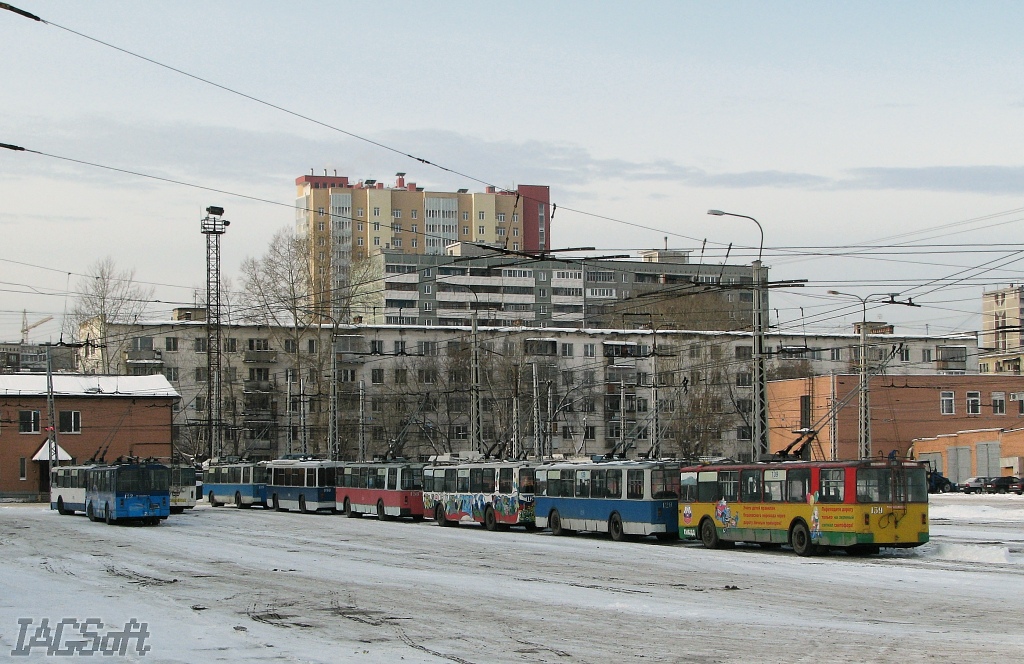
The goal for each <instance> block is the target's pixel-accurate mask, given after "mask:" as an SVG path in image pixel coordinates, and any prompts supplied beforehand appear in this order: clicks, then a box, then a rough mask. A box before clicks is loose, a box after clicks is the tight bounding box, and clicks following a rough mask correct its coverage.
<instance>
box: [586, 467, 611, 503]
mask: <svg viewBox="0 0 1024 664" xmlns="http://www.w3.org/2000/svg"><path fill="white" fill-rule="evenodd" d="M606 473H607V471H606V470H604V469H597V470H592V471H590V495H591V496H593V497H594V498H607V497H608V495H607V493H608V476H607V475H606Z"/></svg>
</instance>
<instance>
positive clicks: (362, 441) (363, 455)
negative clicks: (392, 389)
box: [359, 381, 366, 461]
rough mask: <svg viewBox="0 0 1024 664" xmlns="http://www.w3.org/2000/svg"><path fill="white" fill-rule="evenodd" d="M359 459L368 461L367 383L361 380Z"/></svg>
mask: <svg viewBox="0 0 1024 664" xmlns="http://www.w3.org/2000/svg"><path fill="white" fill-rule="evenodd" d="M359 461H366V385H365V384H364V383H363V381H359Z"/></svg>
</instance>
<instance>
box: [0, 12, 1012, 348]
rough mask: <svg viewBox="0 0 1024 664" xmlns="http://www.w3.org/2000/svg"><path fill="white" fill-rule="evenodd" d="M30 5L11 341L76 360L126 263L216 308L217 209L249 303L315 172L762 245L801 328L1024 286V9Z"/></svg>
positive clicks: (622, 239)
mask: <svg viewBox="0 0 1024 664" xmlns="http://www.w3.org/2000/svg"><path fill="white" fill-rule="evenodd" d="M12 4H14V5H15V6H17V7H19V8H21V9H23V10H25V11H28V12H31V13H34V14H36V15H38V16H40V17H41V18H42V19H44V21H47V22H48V23H41V22H36V21H32V20H29V19H27V18H24V17H22V16H19V15H17V14H14V13H12V12H9V11H3V10H0V91H2V92H0V143H4V144H9V145H17V146H21V147H25V148H27V149H29V150H34V151H36V152H34V153H33V152H15V151H11V150H5V149H0V238H2V240H0V340H17V339H18V338H19V337H20V334H21V332H20V330H21V324H22V317H23V312H26V313H25V314H24V315H25V316H27V318H28V320H29V323H34V322H35V321H38V320H41V319H43V318H45V317H47V316H53V317H54V320H52V321H50V322H48V323H44V324H41V325H39V326H37V327H35V328H34V329H33V330H32V331H31V332H30V340H32V341H57V340H58V338H59V329H60V326H59V320H60V319H61V317H62V315H63V313H64V312H65V311H67V310H70V308H71V307H72V305H73V299H74V296H75V293H76V292H78V291H79V290H80V285H79V284H80V281H81V280H82V279H83V278H84V275H87V274H89V272H90V267H91V266H92V265H94V264H95V263H96V261H97V260H98V259H101V258H104V257H108V256H109V257H111V258H113V259H114V261H115V262H116V264H117V265H118V266H119V267H121V268H123V269H133V270H134V271H135V278H136V279H137V280H138V281H140V282H143V283H145V284H152V285H153V287H154V299H155V300H157V301H156V302H154V303H153V304H152V305H151V306H150V308H149V311H150V312H151V313H153V314H154V315H164V314H166V313H167V312H169V311H170V309H172V308H173V307H174V306H176V305H177V306H181V305H189V304H191V303H193V302H194V301H195V299H196V297H197V295H196V293H197V292H198V291H202V290H204V289H205V267H206V249H205V237H204V236H203V235H202V234H201V233H200V231H199V219H200V218H201V217H202V216H203V210H204V209H205V208H206V207H207V206H209V205H218V206H222V207H224V208H225V210H226V214H225V218H227V219H229V220H230V221H231V222H232V225H231V227H230V229H229V230H228V233H227V234H226V235H225V236H224V238H223V244H222V257H223V268H222V273H223V275H224V276H225V277H226V278H228V279H230V280H231V281H230V284H232V285H233V284H236V283H237V281H238V279H237V275H238V273H239V266H240V265H241V262H242V261H243V259H244V258H246V257H248V256H258V255H260V254H262V253H263V252H264V251H265V249H266V247H267V244H268V242H269V241H270V238H271V236H272V235H273V233H274V232H275V231H276V230H278V229H280V228H282V227H286V226H288V227H290V226H291V225H292V222H293V218H294V213H293V210H292V206H293V203H294V191H295V190H294V180H295V178H296V177H298V176H300V175H302V174H306V173H310V172H311V169H312V172H315V173H321V174H322V173H323V172H324V169H327V171H328V172H329V173H331V174H333V173H334V172H335V171H337V173H338V174H339V175H347V176H349V177H350V178H351V179H354V180H360V179H369V178H373V179H377V180H378V181H383V182H387V183H393V182H394V179H395V173H397V172H405V173H407V174H408V175H407V179H408V180H410V181H415V182H416V183H417V184H418V185H419V186H423V187H426V188H427V189H428V190H430V189H435V190H443V191H454V190H456V189H459V188H464V187H465V188H469V189H470V190H471V191H481V190H482V189H483V187H484V185H485V184H494V185H497V186H499V187H514V186H515V185H517V184H546V185H549V186H550V187H551V198H552V201H553V202H554V203H555V204H556V205H557V206H558V207H557V210H556V212H555V215H554V217H553V219H552V245H553V247H574V246H596V247H597V249H598V250H599V253H602V252H603V253H607V252H608V251H615V252H617V253H618V252H621V251H638V250H641V249H645V248H656V247H663V246H665V244H668V245H669V246H670V247H672V248H683V249H692V250H693V252H694V253H693V258H694V259H695V260H698V259H700V258H701V257H703V259H704V260H705V261H708V262H713V263H715V262H722V261H723V260H725V259H726V258H727V260H728V261H729V262H730V263H745V262H749V261H751V260H752V259H753V258H755V257H756V255H757V253H758V252H759V251H763V259H764V262H765V264H766V265H768V266H769V268H770V270H771V271H770V279H771V280H772V281H781V280H792V279H806V280H807V283H806V285H805V286H803V287H801V288H779V289H773V291H772V295H771V302H772V305H771V307H772V311H771V312H770V313H771V316H770V318H771V321H770V322H771V324H772V325H773V326H776V327H775V329H778V330H779V331H783V332H789V333H791V332H794V331H799V330H801V329H807V330H809V331H810V330H816V331H821V332H827V331H837V332H839V331H843V332H846V331H850V330H851V329H852V328H851V327H850V326H851V324H852V323H853V322H854V321H855V320H860V318H861V316H862V313H863V312H862V309H861V304H860V303H859V302H857V301H856V300H855V299H854V298H852V297H844V296H830V295H828V294H827V291H828V290H838V291H842V292H846V293H851V294H853V295H858V296H861V297H864V296H868V295H870V294H874V293H898V294H899V296H900V299H905V298H908V297H910V298H913V300H914V302H916V303H918V304H920V305H922V306H921V307H920V308H909V307H900V306H887V307H871V308H869V310H868V312H867V315H868V318H870V319H872V320H878V319H884V320H889V321H891V322H895V323H896V324H897V332H906V333H915V334H916V333H926V332H927V333H945V332H954V331H970V330H975V329H977V328H978V327H979V325H980V317H979V312H980V308H981V305H980V295H981V293H982V291H983V290H984V289H985V288H988V289H992V288H996V287H1003V286H1006V285H1009V284H1011V283H1020V282H1021V281H1024V276H1022V272H1021V270H1022V265H1024V263H1022V261H1024V246H1022V242H1021V240H1022V238H1021V231H1020V222H1021V220H1022V219H1024V202H1022V199H1024V163H1022V160H1021V157H1020V155H1021V154H1022V152H1024V151H1022V147H1024V145H1022V143H1024V132H1022V127H1024V123H1022V122H1021V120H1022V116H1024V82H1022V81H1021V79H1020V76H1019V72H1020V71H1021V70H1022V64H1024V63H1022V59H1024V50H1022V49H1021V48H1020V45H1019V34H1018V32H1019V26H1020V25H1022V24H1024V6H1022V5H1020V4H1019V3H1011V2H982V3H969V4H968V3H953V2H928V3H925V2H904V3H884V2H863V3H849V4H837V3H824V4H823V3H813V2H780V3H769V4H765V3H754V2H719V3H699V2H647V3H643V4H641V5H633V4H623V3H605V2H598V3H593V2H563V3H542V2H520V3H486V4H481V3H468V2H451V3H443V4H440V5H438V4H411V3H392V2H377V3H370V4H367V3H358V4H356V3H343V2H317V1H310V2H305V3H302V4H299V5H292V4H282V3H274V2H263V1H248V2H240V1H239V2H226V1H225V2H202V3H200V2H158V1H154V2H147V3H132V2H97V3H87V4H83V3H75V2H48V3H43V2H38V1H36V0H18V2H15V3H12ZM100 42H103V43H100ZM118 49H120V50H118ZM130 53H133V54H136V55H139V56H144V57H145V58H149V59H150V60H152V61H156V62H158V63H160V64H163V65H166V66H167V67H173V68H175V69H178V70H180V71H182V72H187V73H188V74H191V75H192V76H195V77H198V78H202V79H206V81H209V82H212V83H215V84H217V85H212V84H211V83H206V82H202V81H199V80H196V79H195V78H190V77H188V76H185V75H183V74H182V73H179V72H176V71H172V70H170V69H168V68H166V67H161V66H159V65H157V64H154V63H153V62H149V61H146V60H143V59H140V58H139V57H134V56H133V55H131V54H130ZM218 85H219V86H223V87H226V88H230V89H232V90H235V91H238V92H241V93H244V94H245V95H248V96H249V97H252V98H255V99H256V100H259V101H254V100H253V99H249V98H245V97H242V96H240V95H237V94H232V93H231V92H228V91H226V90H224V89H223V88H222V87H217V86H218ZM260 102H264V103H260ZM270 105H274V106H278V107H281V108H283V109H287V111H288V112H286V111H283V110H279V109H277V108H273V107H272V106H270ZM300 116H304V117H300ZM382 146H383V147H382ZM38 153H43V154H38ZM408 155H413V156H415V157H419V158H422V159H426V160H427V161H429V162H432V163H433V164H438V165H441V166H444V167H445V168H446V169H448V170H444V169H441V168H437V167H434V166H430V165H427V164H424V163H421V162H420V161H417V160H415V159H413V158H410V157H409V156H408ZM79 162H89V163H90V164H98V165H101V166H102V167H98V166H90V165H87V164H83V163H79ZM112 169H120V170H112ZM123 171H131V172H133V173H138V174H144V175H148V176H155V177H159V178H166V179H169V180H175V181H178V182H181V183H188V184H189V185H196V186H186V185H185V184H173V183H170V182H164V181H158V180H154V179H152V178H147V177H141V176H139V175H133V174H130V173H125V172H123ZM200 187H205V188H207V190H204V189H202V188H200ZM210 189H212V190H218V191H219V192H224V193H217V192H214V191H209V190H210ZM245 197H250V198H245ZM252 199H262V201H270V202H262V201H256V200H252ZM275 203H276V204H275ZM712 208H715V209H721V210H725V211H728V212H733V213H736V214H742V215H747V216H750V217H754V218H756V219H757V221H758V222H759V223H760V225H761V226H762V227H763V229H764V241H763V250H761V247H760V244H761V240H760V235H759V233H758V229H757V227H756V226H755V225H754V224H753V222H751V221H749V220H747V219H743V218H739V217H711V216H708V215H707V214H706V213H707V210H708V209H712ZM727 251H728V256H726V252H727Z"/></svg>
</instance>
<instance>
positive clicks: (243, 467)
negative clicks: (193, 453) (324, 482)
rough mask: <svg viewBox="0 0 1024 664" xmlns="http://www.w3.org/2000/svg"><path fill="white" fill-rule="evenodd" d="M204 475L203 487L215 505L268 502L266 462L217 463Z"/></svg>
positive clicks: (242, 504)
mask: <svg viewBox="0 0 1024 664" xmlns="http://www.w3.org/2000/svg"><path fill="white" fill-rule="evenodd" d="M203 478H204V479H203V491H205V492H206V498H207V500H209V501H210V504H211V505H213V506H214V507H219V506H221V505H223V504H225V503H228V504H231V505H234V506H235V507H252V506H253V505H259V506H260V507H266V506H267V465H266V463H262V462H260V463H257V462H255V461H241V462H238V463H225V464H214V465H211V466H210V467H209V468H207V469H206V472H205V474H204V475H203ZM303 480H305V478H303Z"/></svg>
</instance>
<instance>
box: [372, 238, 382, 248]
mask: <svg viewBox="0 0 1024 664" xmlns="http://www.w3.org/2000/svg"><path fill="white" fill-rule="evenodd" d="M373 246H375V247H379V246H380V238H379V237H376V236H375V237H374V238H373Z"/></svg>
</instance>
